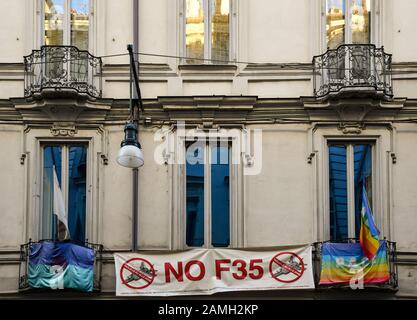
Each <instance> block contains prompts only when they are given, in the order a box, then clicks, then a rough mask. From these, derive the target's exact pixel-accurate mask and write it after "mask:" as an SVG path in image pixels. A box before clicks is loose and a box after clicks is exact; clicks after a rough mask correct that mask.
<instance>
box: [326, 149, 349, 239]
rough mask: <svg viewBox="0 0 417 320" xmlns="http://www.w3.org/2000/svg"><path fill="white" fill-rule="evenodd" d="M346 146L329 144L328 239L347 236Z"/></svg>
mask: <svg viewBox="0 0 417 320" xmlns="http://www.w3.org/2000/svg"><path fill="white" fill-rule="evenodd" d="M346 165H347V163H346V146H344V145H331V146H329V191H330V199H329V200H330V240H332V241H335V240H340V239H344V238H347V237H348V207H347V205H348V203H347V173H346V168H347V167H346Z"/></svg>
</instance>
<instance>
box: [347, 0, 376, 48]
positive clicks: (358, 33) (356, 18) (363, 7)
mask: <svg viewBox="0 0 417 320" xmlns="http://www.w3.org/2000/svg"><path fill="white" fill-rule="evenodd" d="M351 17H352V18H351V19H352V22H351V24H352V43H355V44H366V43H370V41H371V38H370V34H371V33H370V27H369V26H370V24H369V23H370V17H371V1H370V0H351Z"/></svg>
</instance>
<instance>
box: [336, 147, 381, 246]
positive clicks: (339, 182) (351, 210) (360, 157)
mask: <svg viewBox="0 0 417 320" xmlns="http://www.w3.org/2000/svg"><path fill="white" fill-rule="evenodd" d="M328 148H329V202H330V240H332V241H336V240H341V239H346V238H359V231H360V224H361V222H360V221H361V210H362V190H363V185H364V184H365V189H366V193H367V195H368V200H369V204H370V206H371V208H372V202H373V201H372V200H373V199H372V192H373V190H372V189H373V188H372V185H373V184H372V180H373V172H372V171H373V170H372V169H373V156H372V153H373V145H372V144H371V143H364V142H352V143H345V142H334V143H333V142H331V143H330V144H329V147H328Z"/></svg>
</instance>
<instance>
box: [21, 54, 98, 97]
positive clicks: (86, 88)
mask: <svg viewBox="0 0 417 320" xmlns="http://www.w3.org/2000/svg"><path fill="white" fill-rule="evenodd" d="M24 66H25V84H24V86H25V92H24V95H25V97H32V96H36V95H40V94H44V93H48V92H52V93H56V92H59V93H60V94H62V93H64V92H65V93H71V92H73V93H76V94H78V95H87V96H89V97H91V98H100V97H101V94H102V74H101V71H102V61H101V58H98V57H95V56H93V55H91V54H90V53H89V52H88V51H85V50H78V48H76V47H74V46H42V47H41V49H40V50H33V51H32V54H30V55H28V56H25V57H24Z"/></svg>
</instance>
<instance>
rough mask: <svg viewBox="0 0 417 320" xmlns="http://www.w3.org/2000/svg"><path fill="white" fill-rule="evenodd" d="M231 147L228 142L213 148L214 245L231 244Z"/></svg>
mask: <svg viewBox="0 0 417 320" xmlns="http://www.w3.org/2000/svg"><path fill="white" fill-rule="evenodd" d="M229 155H230V149H229V146H228V145H227V143H226V144H225V145H224V144H222V143H218V144H217V146H213V147H212V148H211V228H212V229H211V232H212V234H211V238H212V245H213V246H214V247H227V246H229V244H230V199H229V198H230V192H229V190H230V189H229V188H230V187H229V183H230V182H229V180H230V161H229Z"/></svg>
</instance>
